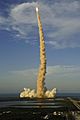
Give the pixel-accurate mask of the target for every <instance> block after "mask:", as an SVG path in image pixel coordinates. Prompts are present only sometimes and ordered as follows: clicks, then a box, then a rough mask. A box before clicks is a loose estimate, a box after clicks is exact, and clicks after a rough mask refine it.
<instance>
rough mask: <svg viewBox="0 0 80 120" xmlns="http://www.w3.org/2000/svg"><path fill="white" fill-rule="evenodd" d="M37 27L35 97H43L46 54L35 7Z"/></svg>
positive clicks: (40, 24) (39, 20) (38, 16)
mask: <svg viewBox="0 0 80 120" xmlns="http://www.w3.org/2000/svg"><path fill="white" fill-rule="evenodd" d="M36 13H37V20H38V27H39V37H40V67H39V72H38V79H37V97H38V98H43V97H44V80H45V74H46V52H45V41H44V33H43V29H42V23H41V19H40V15H39V9H38V8H37V7H36Z"/></svg>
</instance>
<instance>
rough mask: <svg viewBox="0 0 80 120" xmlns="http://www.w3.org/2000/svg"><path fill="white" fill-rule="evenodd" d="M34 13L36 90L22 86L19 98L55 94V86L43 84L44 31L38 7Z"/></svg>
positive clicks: (44, 73) (44, 60) (44, 67)
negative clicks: (37, 40)
mask: <svg viewBox="0 0 80 120" xmlns="http://www.w3.org/2000/svg"><path fill="white" fill-rule="evenodd" d="M36 14H37V20H38V27H39V37H40V66H39V72H38V78H37V92H35V89H33V90H31V89H30V88H24V90H23V91H21V93H20V98H25V97H29V98H54V97H55V96H56V88H54V89H52V90H47V88H46V87H45V86H44V85H45V82H44V81H45V75H46V51H45V41H44V33H43V29H42V23H41V19H40V15H39V9H38V7H36Z"/></svg>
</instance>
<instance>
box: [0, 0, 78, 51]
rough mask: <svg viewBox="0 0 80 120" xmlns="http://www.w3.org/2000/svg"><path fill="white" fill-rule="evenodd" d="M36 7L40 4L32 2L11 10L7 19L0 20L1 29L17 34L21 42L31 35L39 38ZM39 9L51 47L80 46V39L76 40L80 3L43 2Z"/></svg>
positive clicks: (1, 18) (40, 3)
mask: <svg viewBox="0 0 80 120" xmlns="http://www.w3.org/2000/svg"><path fill="white" fill-rule="evenodd" d="M36 6H37V2H32V3H21V4H18V5H16V6H14V7H11V9H10V13H9V17H8V18H7V19H6V18H4V17H2V16H1V17H0V26H1V25H2V27H3V26H4V27H3V28H4V29H6V28H7V29H11V30H12V31H15V34H16V37H20V38H21V39H22V38H23V39H24V38H26V39H27V37H29V35H30V33H31V35H32V37H34V36H38V32H37V29H36V26H37V19H36V12H35V7H36ZM39 8H40V14H41V18H42V23H43V26H44V31H45V32H46V38H47V39H48V40H46V43H47V44H50V45H52V46H53V47H54V48H58V49H61V48H67V47H70V48H75V47H80V42H79V39H78V38H76V37H75V35H76V34H78V35H79V34H80V32H79V31H80V2H79V1H76V0H73V1H65V0H64V1H63V0H61V1H60V2H54V3H53V4H44V3H42V2H39ZM73 36H74V37H73ZM75 38H76V40H75ZM27 41H28V40H27ZM33 42H34V41H33ZM27 43H29V42H27Z"/></svg>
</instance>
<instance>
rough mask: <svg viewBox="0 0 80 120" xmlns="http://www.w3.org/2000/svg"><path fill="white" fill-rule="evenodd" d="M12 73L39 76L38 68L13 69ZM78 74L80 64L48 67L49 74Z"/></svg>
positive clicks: (79, 72)
mask: <svg viewBox="0 0 80 120" xmlns="http://www.w3.org/2000/svg"><path fill="white" fill-rule="evenodd" d="M10 73H12V74H15V75H19V76H26V77H31V76H37V74H38V69H34V68H33V69H26V70H18V71H11V72H10ZM60 74H61V75H62V76H64V75H67V76H68V75H71V74H72V75H74V74H75V75H76V74H80V66H75V65H71V66H70V65H56V66H48V67H47V74H46V75H47V76H49V75H50V76H51V75H53V76H54V75H60Z"/></svg>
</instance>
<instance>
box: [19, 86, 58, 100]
mask: <svg viewBox="0 0 80 120" xmlns="http://www.w3.org/2000/svg"><path fill="white" fill-rule="evenodd" d="M55 96H56V88H54V89H52V90H47V91H46V92H45V93H44V98H54V97H55ZM27 97H29V98H36V97H37V93H36V91H35V89H32V90H31V89H30V88H24V90H23V91H22V92H21V93H20V98H27Z"/></svg>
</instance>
